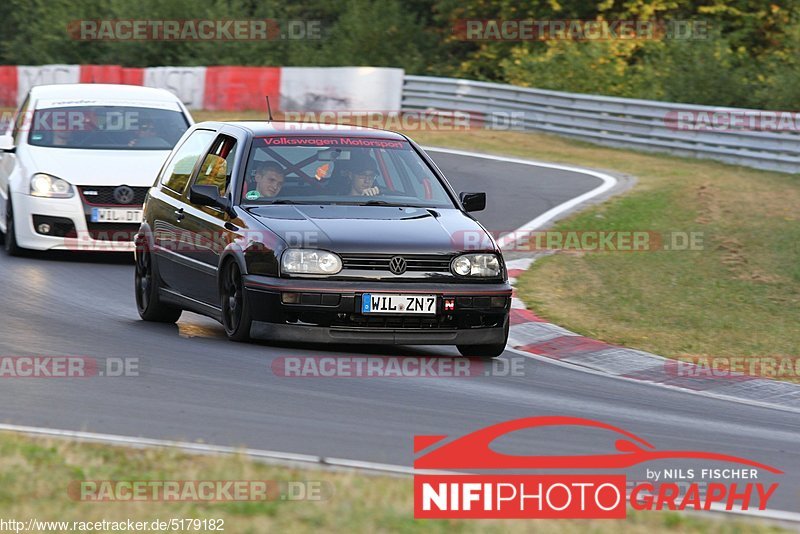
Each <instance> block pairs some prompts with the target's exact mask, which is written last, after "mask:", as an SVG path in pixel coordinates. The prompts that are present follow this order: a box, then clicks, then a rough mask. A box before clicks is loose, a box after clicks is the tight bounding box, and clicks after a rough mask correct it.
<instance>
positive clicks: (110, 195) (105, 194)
mask: <svg viewBox="0 0 800 534" xmlns="http://www.w3.org/2000/svg"><path fill="white" fill-rule="evenodd" d="M117 187H118V186H116V185H112V186H97V187H92V186H83V187H79V188H78V189H79V190H80V192H81V198H83V201H84V202H85V203H86V204H90V205H93V206H141V205H142V204H144V197H146V196H147V191H148V190H149V189H150V188H149V187H131V189H133V200H132V201H131V202H129V203H127V204H120V203H119V202H117V200H116V199H115V198H114V190H115V189H116V188H117ZM87 193H97V194H96V195H95V194H87Z"/></svg>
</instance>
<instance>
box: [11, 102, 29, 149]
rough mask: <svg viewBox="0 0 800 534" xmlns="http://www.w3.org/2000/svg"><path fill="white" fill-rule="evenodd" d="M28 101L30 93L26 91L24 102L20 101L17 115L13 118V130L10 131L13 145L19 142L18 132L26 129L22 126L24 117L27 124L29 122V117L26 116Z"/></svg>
mask: <svg viewBox="0 0 800 534" xmlns="http://www.w3.org/2000/svg"><path fill="white" fill-rule="evenodd" d="M30 103H31V95H30V93H28V96H26V97H25V102H23V103H22V106H21V107H20V108H19V111H18V112H17V116H16V117H15V118H14V130H13V131H12V132H11V136H12V137H13V138H14V144H15V145H18V144H19V140H20V139H19V138H20V136H19V133H20V132H21V131H25V130H27V128H23V126H24V125H25V121H26V119H27V120H28V124H30V117H28V108H29V107H30Z"/></svg>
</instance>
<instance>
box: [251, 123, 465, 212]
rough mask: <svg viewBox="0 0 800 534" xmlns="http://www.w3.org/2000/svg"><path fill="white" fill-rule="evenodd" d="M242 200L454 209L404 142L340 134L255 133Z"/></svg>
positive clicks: (424, 164) (443, 191)
mask: <svg viewBox="0 0 800 534" xmlns="http://www.w3.org/2000/svg"><path fill="white" fill-rule="evenodd" d="M242 204H244V205H251V204H252V205H265V204H354V205H378V206H401V207H426V208H428V207H430V208H453V207H454V204H453V201H452V200H451V198H450V196H449V195H448V193H447V191H446V190H445V188H444V186H443V185H442V184H441V183H440V182H439V179H438V178H437V177H436V175H435V174H434V173H433V171H432V170H431V169H430V167H429V166H428V165H427V164H426V163H425V161H424V160H423V159H422V158H421V157H420V156H419V154H417V153H416V152H415V151H414V150H413V149H412V147H411V145H410V144H409V143H408V142H407V141H402V140H392V139H370V138H363V137H342V136H279V137H257V138H256V139H255V140H254V141H253V146H252V148H251V151H250V156H249V160H248V162H247V168H246V170H245V180H244V184H243V190H242Z"/></svg>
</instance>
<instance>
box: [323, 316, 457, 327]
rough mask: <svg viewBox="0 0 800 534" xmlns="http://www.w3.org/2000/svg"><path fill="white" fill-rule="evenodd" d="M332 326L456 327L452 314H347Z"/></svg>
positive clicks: (336, 320) (337, 319)
mask: <svg viewBox="0 0 800 534" xmlns="http://www.w3.org/2000/svg"><path fill="white" fill-rule="evenodd" d="M331 326H333V327H345V328H346V327H350V328H353V327H358V328H390V329H406V328H413V329H432V328H448V329H452V328H456V322H455V321H454V319H453V317H452V316H447V315H445V316H437V317H412V316H367V315H359V314H347V316H346V317H345V318H338V317H337V318H336V319H335V320H334V321H333V322H332V324H331Z"/></svg>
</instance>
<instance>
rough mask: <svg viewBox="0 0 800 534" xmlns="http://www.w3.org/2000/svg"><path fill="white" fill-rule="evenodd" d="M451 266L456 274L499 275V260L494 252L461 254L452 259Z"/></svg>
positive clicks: (486, 276) (487, 276)
mask: <svg viewBox="0 0 800 534" xmlns="http://www.w3.org/2000/svg"><path fill="white" fill-rule="evenodd" d="M451 268H452V270H453V272H454V273H455V274H457V275H458V276H475V277H483V278H495V277H497V276H500V260H498V259H497V256H496V255H495V254H463V255H461V256H458V257H457V258H456V259H454V260H453V263H452V264H451Z"/></svg>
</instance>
